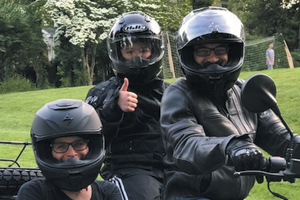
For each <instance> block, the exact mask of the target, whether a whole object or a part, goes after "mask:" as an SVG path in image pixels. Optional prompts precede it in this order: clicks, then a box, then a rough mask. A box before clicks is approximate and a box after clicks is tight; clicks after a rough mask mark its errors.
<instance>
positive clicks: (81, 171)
mask: <svg viewBox="0 0 300 200" xmlns="http://www.w3.org/2000/svg"><path fill="white" fill-rule="evenodd" d="M31 141H32V146H33V151H34V155H35V158H36V163H37V165H38V166H39V168H40V169H41V171H42V173H43V175H44V177H45V179H36V180H32V181H29V182H27V183H25V184H23V185H22V187H21V188H20V190H19V192H18V196H17V198H18V199H22V200H26V199H28V200H29V199H30V200H33V199H37V200H41V199H95V200H96V199H109V200H111V199H115V200H120V199H121V194H120V191H119V189H118V188H117V187H116V186H115V185H114V184H112V183H110V182H106V181H95V180H96V178H97V176H98V173H99V171H100V168H101V165H102V161H103V155H104V138H103V134H102V124H101V121H100V119H99V116H98V114H97V113H96V111H95V109H94V108H93V107H92V106H90V105H89V104H87V103H84V102H83V101H81V100H72V99H61V100H57V101H53V102H50V103H47V104H45V105H44V106H43V107H42V108H41V109H39V110H38V111H37V113H36V115H35V117H34V120H33V123H32V127H31Z"/></svg>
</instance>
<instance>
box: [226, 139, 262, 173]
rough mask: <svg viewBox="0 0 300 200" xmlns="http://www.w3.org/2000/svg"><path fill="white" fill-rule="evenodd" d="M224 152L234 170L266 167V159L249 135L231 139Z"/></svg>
mask: <svg viewBox="0 0 300 200" xmlns="http://www.w3.org/2000/svg"><path fill="white" fill-rule="evenodd" d="M226 153H227V155H229V159H230V160H229V164H232V165H233V166H234V167H235V170H236V171H244V170H265V168H266V167H267V159H266V158H265V157H264V155H263V153H262V152H261V151H260V150H259V149H258V148H257V147H256V146H255V145H254V144H253V141H252V139H251V138H250V137H249V135H242V136H240V137H237V138H234V139H232V140H231V141H230V142H229V144H228V146H227V148H226Z"/></svg>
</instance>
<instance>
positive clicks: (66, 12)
mask: <svg viewBox="0 0 300 200" xmlns="http://www.w3.org/2000/svg"><path fill="white" fill-rule="evenodd" d="M109 3H112V0H102V1H101V3H100V4H99V3H96V2H93V1H90V0H56V1H48V3H47V4H46V5H45V8H47V9H49V12H50V14H51V16H52V19H53V21H54V23H55V25H56V26H57V30H56V35H55V37H56V38H58V39H59V38H60V37H65V38H67V39H69V42H70V43H72V44H73V45H75V46H78V47H80V50H81V59H82V66H83V69H84V72H85V73H86V77H87V85H92V84H93V75H94V68H95V57H96V52H97V45H98V43H99V42H101V41H103V40H104V39H105V38H106V34H107V30H108V29H109V28H110V27H111V25H112V23H113V22H114V18H115V16H116V15H117V14H118V12H117V9H116V8H115V7H108V8H106V7H102V6H101V4H104V5H107V4H109Z"/></svg>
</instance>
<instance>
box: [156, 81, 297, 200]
mask: <svg viewBox="0 0 300 200" xmlns="http://www.w3.org/2000/svg"><path fill="white" fill-rule="evenodd" d="M241 84H242V80H238V81H237V82H236V84H235V85H234V86H233V87H232V88H231V89H230V90H229V91H228V92H227V97H226V98H227V100H226V101H219V99H217V98H209V97H208V96H207V95H205V94H204V93H203V92H200V91H197V89H195V88H194V89H192V88H193V87H191V86H190V85H189V84H188V83H187V81H186V80H185V79H179V80H178V81H176V82H175V83H173V84H172V85H171V86H169V87H168V89H167V90H166V91H165V93H164V97H163V99H162V106H161V126H162V129H163V132H162V139H163V144H164V147H165V149H166V153H167V155H166V156H165V158H164V162H165V163H166V164H167V165H168V166H169V168H168V170H166V172H165V188H164V189H163V199H165V200H171V199H172V200H173V199H175V198H178V197H181V198H183V197H205V198H209V199H212V200H219V199H221V200H227V199H228V200H229V199H230V200H238V199H244V198H245V197H247V195H248V194H249V192H250V190H251V188H252V187H253V185H254V183H255V178H254V177H249V176H244V177H239V178H235V177H233V173H234V168H233V167H232V166H229V165H226V163H227V159H228V156H227V155H226V147H227V145H228V143H229V142H230V141H231V140H232V139H233V138H235V137H239V136H240V135H243V134H246V133H248V134H249V136H250V137H252V139H253V140H254V143H255V144H256V145H258V146H260V147H261V148H263V149H264V150H265V151H267V152H268V153H270V154H271V155H277V156H283V157H285V151H286V147H287V146H288V143H289V139H290V136H289V134H288V132H287V130H286V129H285V128H284V126H283V125H282V124H281V122H280V121H279V119H278V118H277V117H276V116H275V114H274V113H273V112H272V111H271V110H268V111H265V112H263V113H260V114H255V113H250V112H248V111H247V110H246V109H245V108H243V106H242V105H241V100H240V92H241V90H240V87H241ZM254 98H255V97H254ZM222 102H225V103H222ZM251 132H252V133H251ZM295 143H296V144H295V145H294V149H295V152H296V153H295V154H294V155H295V157H298V158H299V157H300V148H299V143H300V139H299V137H296V139H295Z"/></svg>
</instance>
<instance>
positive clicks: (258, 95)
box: [241, 74, 280, 115]
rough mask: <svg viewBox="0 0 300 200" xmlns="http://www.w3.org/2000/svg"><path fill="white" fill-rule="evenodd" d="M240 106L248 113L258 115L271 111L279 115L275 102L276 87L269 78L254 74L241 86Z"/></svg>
mask: <svg viewBox="0 0 300 200" xmlns="http://www.w3.org/2000/svg"><path fill="white" fill-rule="evenodd" d="M241 98H242V104H243V106H244V107H245V108H246V109H247V110H249V111H250V112H255V113H260V112H263V111H266V110H268V109H272V110H273V111H274V112H275V114H276V115H280V113H279V108H278V105H277V101H276V85H275V83H274V81H273V80H272V78H271V77H269V76H268V75H265V74H255V75H252V76H251V77H250V78H248V79H247V80H246V81H245V82H244V84H243V86H242V94H241Z"/></svg>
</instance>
